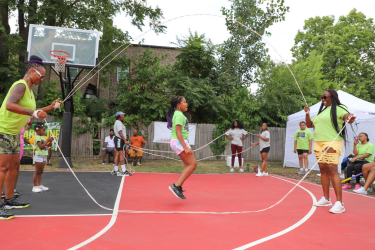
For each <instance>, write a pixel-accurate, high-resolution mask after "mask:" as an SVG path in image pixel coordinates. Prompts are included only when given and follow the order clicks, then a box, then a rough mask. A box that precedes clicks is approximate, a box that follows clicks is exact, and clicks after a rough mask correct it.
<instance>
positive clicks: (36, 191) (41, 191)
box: [31, 190, 43, 193]
mask: <svg viewBox="0 0 375 250" xmlns="http://www.w3.org/2000/svg"><path fill="white" fill-rule="evenodd" d="M31 192H33V193H41V192H43V191H42V190H41V191H32V190H31Z"/></svg>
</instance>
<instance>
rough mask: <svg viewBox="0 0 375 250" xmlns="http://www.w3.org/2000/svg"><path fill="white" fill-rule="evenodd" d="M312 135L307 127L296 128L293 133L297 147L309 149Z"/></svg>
mask: <svg viewBox="0 0 375 250" xmlns="http://www.w3.org/2000/svg"><path fill="white" fill-rule="evenodd" d="M313 138H314V137H313V135H312V133H311V131H310V130H309V129H307V128H306V129H305V130H302V129H298V130H297V131H296V133H295V134H294V140H295V141H297V149H301V150H309V149H310V140H312V139H313Z"/></svg>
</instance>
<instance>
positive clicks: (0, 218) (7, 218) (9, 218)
mask: <svg viewBox="0 0 375 250" xmlns="http://www.w3.org/2000/svg"><path fill="white" fill-rule="evenodd" d="M11 219H14V215H12V216H9V217H6V218H4V217H0V220H11Z"/></svg>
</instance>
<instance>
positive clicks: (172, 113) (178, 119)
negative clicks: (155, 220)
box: [167, 96, 197, 200]
mask: <svg viewBox="0 0 375 250" xmlns="http://www.w3.org/2000/svg"><path fill="white" fill-rule="evenodd" d="M187 110H188V104H187V103H186V100H185V98H184V97H182V96H175V97H173V98H172V101H171V107H170V108H169V110H168V113H167V121H168V125H167V127H168V128H169V129H172V134H171V142H170V146H171V148H172V150H173V151H174V152H176V154H177V155H178V156H179V157H180V158H181V160H182V162H183V163H184V164H185V168H184V169H183V170H182V173H181V176H180V178H179V179H178V181H177V182H176V183H173V184H172V185H170V186H169V189H170V190H171V191H172V193H173V194H174V195H175V196H176V197H177V198H180V199H182V200H185V199H186V198H185V196H184V195H183V193H182V192H183V191H182V185H183V184H184V182H185V181H186V179H187V178H188V177H189V176H190V175H191V174H192V173H193V172H194V170H195V169H196V168H197V160H196V159H195V156H194V154H193V151H192V150H191V148H190V145H189V141H188V139H189V121H188V119H187V118H186V117H185V116H184V114H183V113H182V112H186V111H187Z"/></svg>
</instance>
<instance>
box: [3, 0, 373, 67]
mask: <svg viewBox="0 0 375 250" xmlns="http://www.w3.org/2000/svg"><path fill="white" fill-rule="evenodd" d="M148 3H149V4H150V5H152V6H156V5H158V6H159V7H160V8H161V9H162V11H163V13H164V21H167V20H170V19H173V18H176V17H180V16H183V15H193V14H211V15H218V16H221V8H222V7H227V8H229V7H230V2H229V1H228V0H189V1H187V0H148ZM285 5H286V6H289V7H290V10H289V12H288V13H287V14H286V17H285V21H283V22H280V23H275V24H274V25H272V26H271V27H270V28H269V29H268V31H269V32H271V34H272V35H271V36H269V37H267V38H266V40H267V41H268V42H269V43H270V44H271V45H272V47H273V48H275V49H276V51H277V52H275V51H274V50H273V49H272V48H271V47H270V46H269V45H267V47H268V48H269V54H270V56H271V58H272V59H273V60H285V61H287V62H290V61H291V59H292V53H291V51H290V49H291V48H292V46H293V45H294V37H295V36H296V34H297V32H298V30H302V29H303V26H304V21H305V20H307V19H308V18H310V17H316V16H327V15H334V16H335V17H336V19H337V18H338V17H339V16H342V15H347V14H348V13H349V12H350V11H351V10H352V9H353V8H356V9H357V10H358V11H360V12H362V13H364V14H365V15H366V16H367V17H375V1H374V0H357V1H353V0H350V1H349V0H314V1H313V0H309V1H307V0H285ZM129 20H130V18H129V17H126V15H125V14H123V13H120V14H118V15H117V16H116V17H115V19H114V25H116V26H117V27H118V28H121V29H122V30H124V31H128V32H129V34H130V35H131V36H132V37H133V38H136V37H138V36H139V35H141V34H142V33H143V32H145V31H147V30H148V27H145V28H144V29H143V31H140V30H138V29H137V28H135V27H134V26H132V25H131V24H130V21H129ZM10 24H11V29H12V32H16V28H17V27H16V16H13V17H12V18H11V20H10ZM166 26H167V27H168V29H167V33H166V34H159V35H156V34H155V33H153V32H148V33H147V34H145V35H144V36H143V37H142V38H143V39H144V44H148V45H160V46H175V45H173V44H171V42H176V36H179V37H181V36H186V35H188V34H189V29H190V30H191V31H192V32H195V31H198V33H199V34H203V33H204V34H206V37H207V38H210V39H211V41H212V42H213V43H214V44H220V43H222V42H223V41H225V40H226V39H227V38H228V37H229V33H228V31H227V29H226V26H225V21H224V19H223V18H220V17H212V16H190V17H184V18H178V19H175V20H172V21H170V22H167V23H166ZM138 42H139V39H138V40H134V41H133V43H138ZM280 56H281V57H280Z"/></svg>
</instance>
